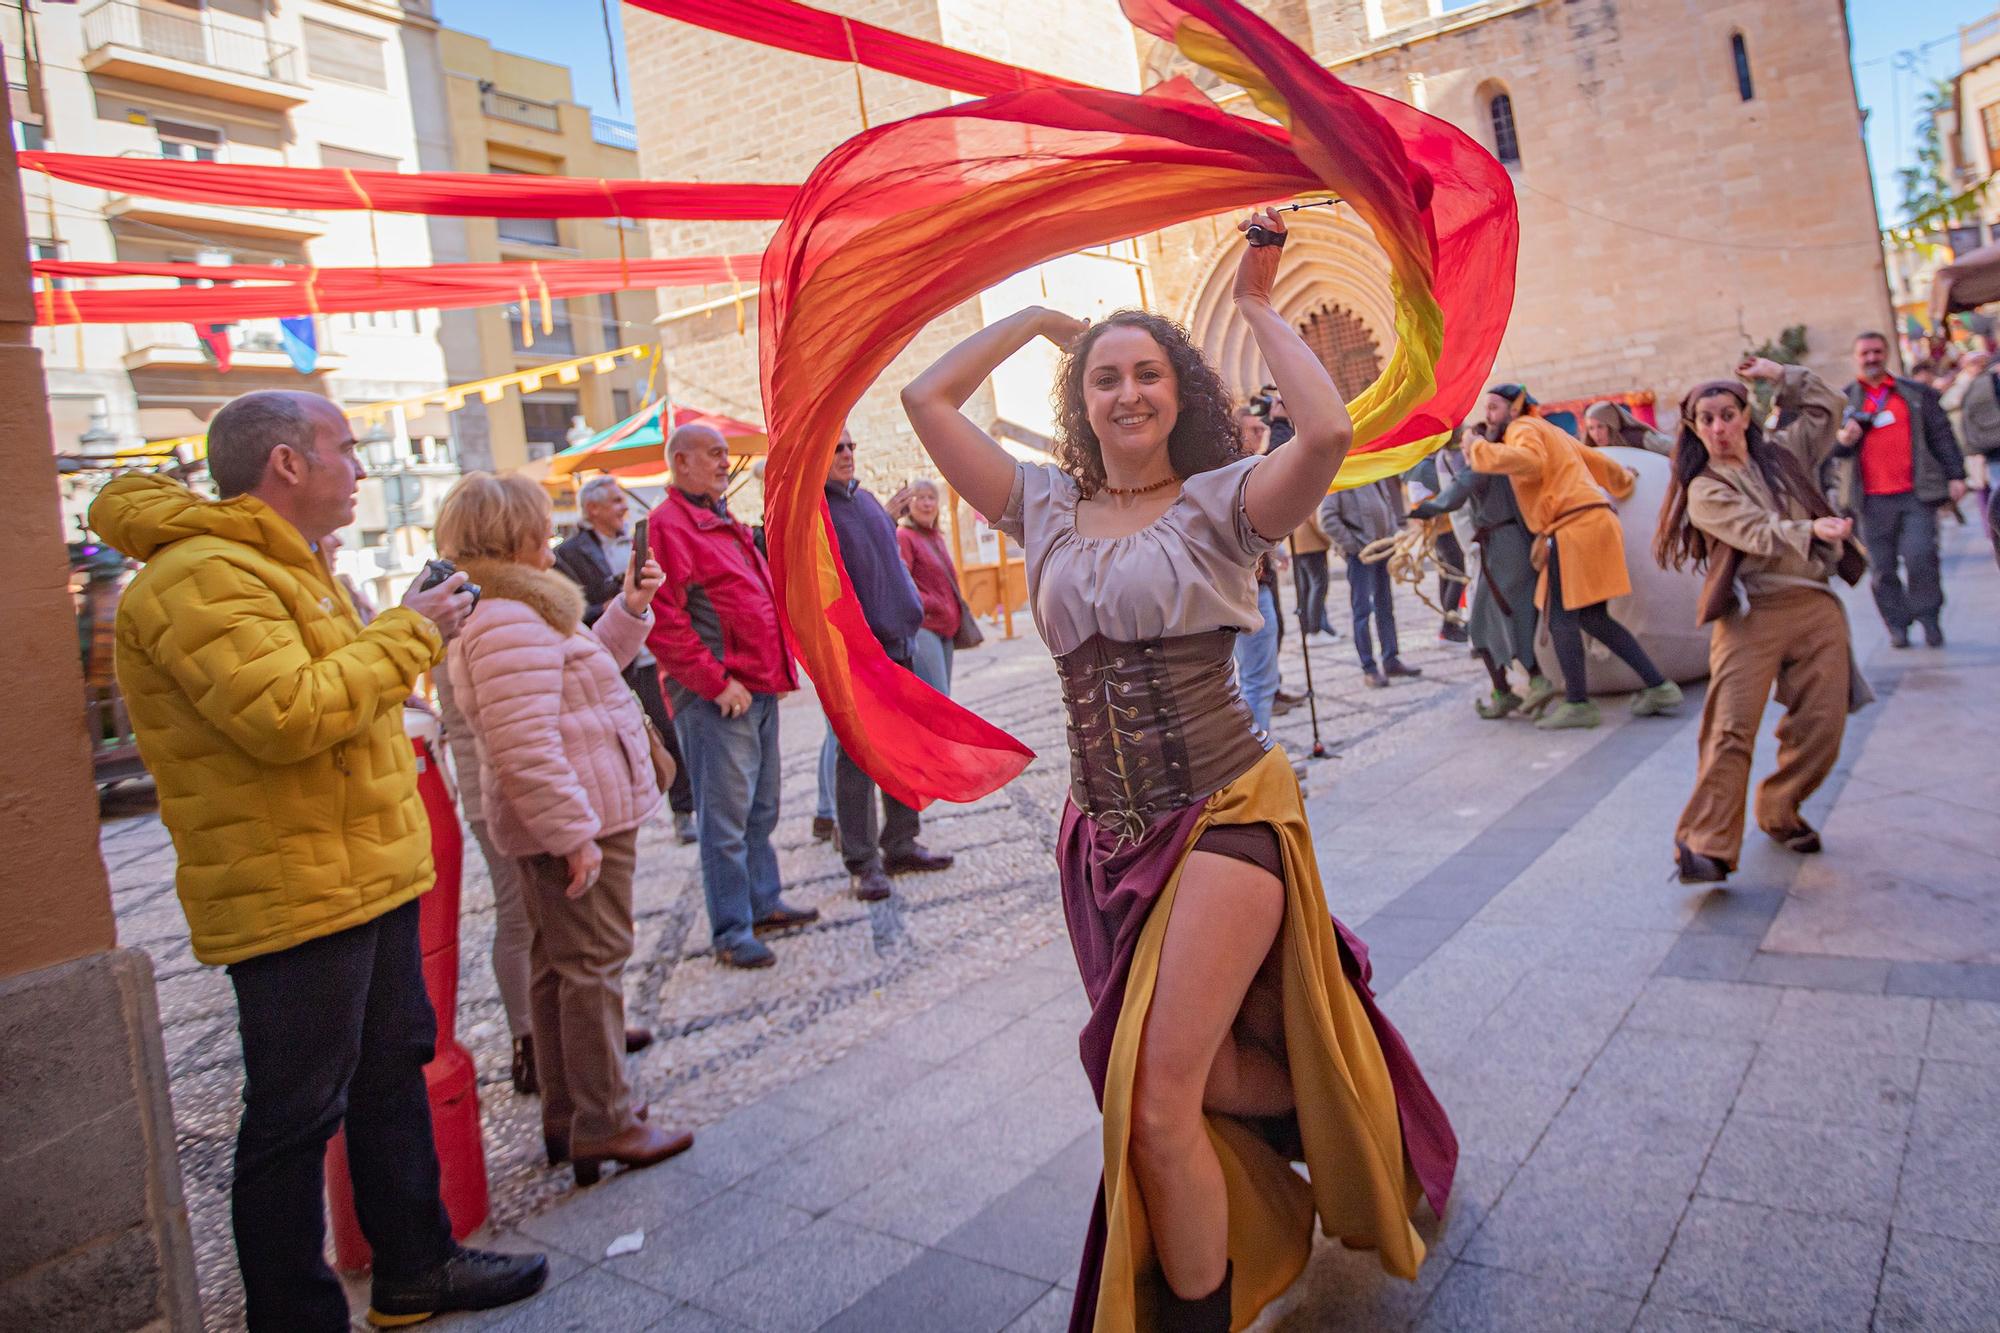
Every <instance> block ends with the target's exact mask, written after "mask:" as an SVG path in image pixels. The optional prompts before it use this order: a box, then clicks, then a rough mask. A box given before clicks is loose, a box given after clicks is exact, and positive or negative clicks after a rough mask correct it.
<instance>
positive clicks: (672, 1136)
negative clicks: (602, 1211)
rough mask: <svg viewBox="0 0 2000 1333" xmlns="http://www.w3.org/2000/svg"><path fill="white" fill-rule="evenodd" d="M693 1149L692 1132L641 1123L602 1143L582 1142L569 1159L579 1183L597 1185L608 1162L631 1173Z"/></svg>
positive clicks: (576, 1146)
mask: <svg viewBox="0 0 2000 1333" xmlns="http://www.w3.org/2000/svg"><path fill="white" fill-rule="evenodd" d="M693 1146H694V1134H693V1132H692V1131H690V1130H685V1129H683V1130H667V1129H661V1128H659V1127H658V1126H657V1125H652V1124H648V1123H647V1122H645V1121H643V1120H642V1121H640V1122H639V1123H638V1124H636V1125H631V1126H628V1127H627V1128H626V1129H625V1130H624V1131H623V1132H621V1133H618V1134H615V1135H613V1136H612V1137H610V1138H608V1139H605V1140H604V1141H603V1142H601V1143H579V1144H576V1145H575V1151H574V1152H573V1153H572V1155H571V1158H570V1166H571V1168H572V1169H573V1170H574V1171H575V1172H576V1183H577V1184H579V1185H595V1184H596V1183H597V1181H598V1178H599V1176H600V1175H601V1174H602V1173H603V1168H604V1164H605V1163H606V1162H616V1163H618V1164H619V1165H620V1166H622V1167H625V1168H627V1169H629V1170H637V1169H638V1168H640V1167H646V1166H657V1165H659V1164H660V1163H661V1162H664V1161H666V1160H667V1159H668V1158H669V1157H675V1156H678V1155H679V1154H681V1153H684V1152H686V1151H687V1150H688V1149H689V1148H692V1147H693Z"/></svg>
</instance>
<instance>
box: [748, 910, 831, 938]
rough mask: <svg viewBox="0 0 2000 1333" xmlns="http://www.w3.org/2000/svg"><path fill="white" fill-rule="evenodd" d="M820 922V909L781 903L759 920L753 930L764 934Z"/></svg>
mask: <svg viewBox="0 0 2000 1333" xmlns="http://www.w3.org/2000/svg"><path fill="white" fill-rule="evenodd" d="M817 920H819V909H818V908H814V907H794V906H792V905H791V904H790V903H786V902H781V903H779V904H778V905H777V906H776V907H773V908H772V909H771V910H770V911H768V912H766V913H764V915H762V916H760V917H758V918H757V924H756V925H754V926H752V927H751V929H752V930H755V931H756V932H757V933H759V934H762V933H763V932H765V931H767V930H790V929H791V928H792V927H794V926H810V925H811V924H812V923H813V922H815V921H817Z"/></svg>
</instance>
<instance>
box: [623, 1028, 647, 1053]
mask: <svg viewBox="0 0 2000 1333" xmlns="http://www.w3.org/2000/svg"><path fill="white" fill-rule="evenodd" d="M652 1044H653V1029H651V1028H626V1029H625V1054H627V1055H637V1054H638V1053H639V1052H640V1051H643V1050H645V1049H646V1048H647V1047H648V1046H651V1045H652Z"/></svg>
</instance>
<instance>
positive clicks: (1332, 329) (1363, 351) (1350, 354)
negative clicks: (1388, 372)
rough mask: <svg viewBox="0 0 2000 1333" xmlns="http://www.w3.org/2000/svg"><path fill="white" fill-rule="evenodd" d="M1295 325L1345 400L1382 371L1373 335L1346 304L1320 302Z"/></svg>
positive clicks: (1351, 400) (1351, 398)
mask: <svg viewBox="0 0 2000 1333" xmlns="http://www.w3.org/2000/svg"><path fill="white" fill-rule="evenodd" d="M1298 328H1299V336H1300V337H1302V338H1304V339H1305V340H1306V346H1308V347H1310V348H1312V350H1313V355H1314V356H1317V357H1318V358H1319V362H1320V364H1321V365H1323V366H1325V367H1326V371H1327V374H1329V375H1331V376H1333V383H1334V387H1335V388H1337V389H1339V390H1340V396H1341V397H1342V398H1344V399H1346V400H1347V401H1348V402H1350V403H1351V402H1353V401H1354V399H1355V396H1356V395H1357V394H1359V393H1360V392H1361V391H1362V390H1363V389H1365V388H1367V387H1368V386H1369V385H1370V384H1373V383H1374V382H1375V377H1376V376H1377V375H1380V374H1381V373H1382V354H1381V352H1380V351H1379V350H1378V349H1377V347H1376V345H1375V339H1374V338H1373V337H1372V336H1371V335H1370V334H1369V332H1368V327H1367V325H1365V324H1363V323H1362V322H1361V321H1360V319H1359V318H1357V317H1356V316H1355V314H1354V312H1353V311H1351V310H1349V309H1348V308H1347V307H1346V306H1341V305H1335V304H1333V303H1332V302H1330V301H1329V302H1323V303H1322V304H1321V305H1320V306H1319V308H1318V309H1316V310H1314V311H1313V312H1312V313H1311V314H1310V315H1307V316H1306V317H1305V319H1303V320H1302V321H1300V323H1299V326H1298Z"/></svg>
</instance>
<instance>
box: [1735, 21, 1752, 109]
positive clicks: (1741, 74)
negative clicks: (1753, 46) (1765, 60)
mask: <svg viewBox="0 0 2000 1333" xmlns="http://www.w3.org/2000/svg"><path fill="white" fill-rule="evenodd" d="M1729 51H1730V54H1731V55H1733V56H1735V58H1736V95H1737V96H1738V97H1741V98H1742V99H1743V100H1744V101H1746V102H1747V101H1749V100H1750V99H1751V98H1753V97H1755V96H1756V95H1757V90H1756V89H1755V88H1754V87H1753V86H1752V85H1751V83H1750V48H1749V47H1748V46H1745V45H1744V43H1743V34H1742V33H1740V32H1739V33H1733V34H1731V36H1730V38H1729Z"/></svg>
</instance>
